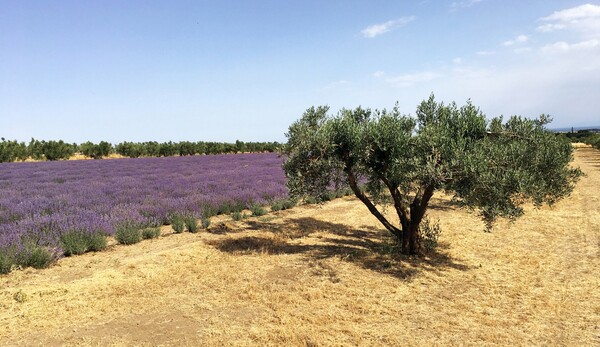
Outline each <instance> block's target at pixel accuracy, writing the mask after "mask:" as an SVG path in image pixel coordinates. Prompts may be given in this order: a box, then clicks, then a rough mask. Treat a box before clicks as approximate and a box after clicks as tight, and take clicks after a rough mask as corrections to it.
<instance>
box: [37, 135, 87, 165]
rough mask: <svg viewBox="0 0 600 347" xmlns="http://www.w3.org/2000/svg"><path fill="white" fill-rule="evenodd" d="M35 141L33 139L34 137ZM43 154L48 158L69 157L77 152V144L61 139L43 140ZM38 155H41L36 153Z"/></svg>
mask: <svg viewBox="0 0 600 347" xmlns="http://www.w3.org/2000/svg"><path fill="white" fill-rule="evenodd" d="M32 141H33V139H32ZM36 150H37V149H36ZM39 150H41V154H42V155H43V157H44V158H46V160H60V159H69V157H71V156H72V155H73V153H75V150H76V146H74V145H71V144H68V143H65V142H64V141H63V140H60V141H47V142H46V141H42V142H41V148H39ZM36 155H39V154H37V153H36ZM34 157H35V155H34Z"/></svg>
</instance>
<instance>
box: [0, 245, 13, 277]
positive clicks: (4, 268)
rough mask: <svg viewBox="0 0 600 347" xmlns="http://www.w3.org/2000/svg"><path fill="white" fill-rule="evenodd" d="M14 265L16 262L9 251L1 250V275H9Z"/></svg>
mask: <svg viewBox="0 0 600 347" xmlns="http://www.w3.org/2000/svg"><path fill="white" fill-rule="evenodd" d="M14 264H15V260H14V258H13V257H12V256H11V254H9V252H8V250H6V249H0V274H7V273H9V272H10V271H11V270H12V267H13V265H14Z"/></svg>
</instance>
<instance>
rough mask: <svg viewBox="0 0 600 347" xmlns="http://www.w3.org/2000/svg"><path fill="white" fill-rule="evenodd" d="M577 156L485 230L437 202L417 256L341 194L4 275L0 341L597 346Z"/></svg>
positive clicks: (586, 205)
mask: <svg viewBox="0 0 600 347" xmlns="http://www.w3.org/2000/svg"><path fill="white" fill-rule="evenodd" d="M574 164H575V165H577V166H580V167H581V168H582V170H583V171H584V172H585V173H586V174H587V176H586V177H583V178H582V179H581V181H580V182H579V184H578V185H577V188H576V190H575V192H574V193H573V194H572V196H571V197H570V198H568V199H566V200H564V201H562V202H560V203H559V204H557V206H554V207H552V208H547V207H544V208H542V209H539V210H534V209H532V208H529V209H528V210H527V212H526V215H525V216H524V217H523V218H521V219H520V220H518V221H517V222H515V223H513V224H510V223H500V224H499V225H498V226H497V228H496V229H495V230H494V232H492V233H484V232H483V229H484V226H483V223H481V222H480V221H479V220H478V219H477V217H476V216H475V215H473V214H470V213H468V212H466V211H464V210H459V209H457V208H456V207H454V206H452V205H451V204H450V203H449V201H448V199H447V198H446V197H444V196H441V195H439V196H436V198H435V199H434V201H433V206H432V208H431V209H430V211H429V214H430V217H431V218H432V219H437V218H439V219H440V224H441V226H442V229H443V233H442V235H441V240H440V241H441V245H440V247H439V248H438V251H437V252H436V253H432V254H429V255H428V256H426V257H425V258H422V259H415V258H408V257H400V256H395V255H394V254H393V253H392V252H391V251H390V249H391V243H390V242H389V239H388V235H387V232H385V231H384V230H382V227H381V226H380V225H379V224H378V223H377V221H376V220H375V219H374V218H373V217H372V216H371V215H370V214H369V213H368V211H367V209H366V208H365V207H364V206H363V205H361V204H360V203H359V202H357V201H356V200H355V199H352V198H344V199H338V200H336V201H333V202H330V203H327V204H325V205H323V206H317V207H315V206H300V207H296V208H294V209H292V210H290V211H282V212H275V213H271V214H269V215H267V216H264V217H259V218H249V219H246V220H243V221H239V222H234V221H232V220H231V219H230V218H229V217H227V216H223V217H220V218H218V219H215V220H213V225H212V226H211V228H210V232H206V231H202V232H200V233H198V234H189V233H184V234H175V235H168V236H167V237H161V238H160V239H156V240H149V241H144V242H142V243H140V244H137V245H134V246H118V245H112V246H111V247H110V248H109V250H107V251H105V252H101V253H95V254H86V255H83V256H78V257H73V258H65V259H62V260H61V261H59V262H58V263H57V264H56V265H54V266H53V267H51V268H49V269H46V270H34V269H27V270H24V271H16V272H13V273H11V274H9V275H7V276H1V277H0V288H2V289H1V292H0V326H2V329H0V345H22V346H31V345H44V346H48V345H67V346H69V345H73V346H75V345H77V346H81V345H84V346H85V345H90V346H96V345H115V346H130V345H142V346H144V345H147V346H166V345H177V346H181V345H183V346H185V345H189V346H198V345H228V346H247V345H256V346H263V345H272V346H340V345H351V346H355V345H362V346H373V345H379V346H431V345H439V346H449V345H461V346H462V345H472V346H481V345H501V346H506V345H538V346H547V345H565V346H592V345H600V280H599V276H598V274H599V273H600V183H599V182H600V152H598V151H597V150H594V149H588V148H584V149H578V150H577V152H576V158H575V163H574ZM390 212H391V211H390ZM163 231H165V233H166V228H165V229H164V230H163Z"/></svg>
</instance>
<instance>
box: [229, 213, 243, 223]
mask: <svg viewBox="0 0 600 347" xmlns="http://www.w3.org/2000/svg"><path fill="white" fill-rule="evenodd" d="M231 218H232V219H233V220H234V221H240V220H242V218H244V216H243V215H242V212H240V211H235V212H232V213H231Z"/></svg>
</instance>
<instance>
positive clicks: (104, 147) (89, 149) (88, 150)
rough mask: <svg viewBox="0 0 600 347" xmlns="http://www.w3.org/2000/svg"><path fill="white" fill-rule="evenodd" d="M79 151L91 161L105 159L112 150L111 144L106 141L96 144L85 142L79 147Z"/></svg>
mask: <svg viewBox="0 0 600 347" xmlns="http://www.w3.org/2000/svg"><path fill="white" fill-rule="evenodd" d="M79 149H80V151H81V153H82V154H83V155H85V156H86V157H89V158H93V159H102V158H103V157H107V156H108V155H109V154H110V153H111V152H112V150H113V148H112V144H110V143H109V142H106V141H100V143H98V144H94V143H92V142H89V141H88V142H85V143H82V144H81V145H80V146H79Z"/></svg>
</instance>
